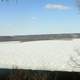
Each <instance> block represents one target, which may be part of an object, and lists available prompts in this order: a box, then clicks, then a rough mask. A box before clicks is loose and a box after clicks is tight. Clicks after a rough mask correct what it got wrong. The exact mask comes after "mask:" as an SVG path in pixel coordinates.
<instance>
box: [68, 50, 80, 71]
mask: <svg viewBox="0 0 80 80" xmlns="http://www.w3.org/2000/svg"><path fill="white" fill-rule="evenodd" d="M74 51H75V55H74V56H70V59H69V62H68V64H69V66H71V67H72V68H73V69H75V68H80V51H79V49H75V50H74Z"/></svg>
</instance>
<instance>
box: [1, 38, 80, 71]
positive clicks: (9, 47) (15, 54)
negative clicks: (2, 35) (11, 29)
mask: <svg viewBox="0 0 80 80" xmlns="http://www.w3.org/2000/svg"><path fill="white" fill-rule="evenodd" d="M79 48H80V39H73V40H45V41H31V42H18V41H11V42H0V68H13V67H14V66H15V67H16V66H17V67H18V68H23V69H37V70H51V71H54V70H60V71H63V70H64V71H80V68H79V67H78V68H76V67H73V66H72V65H71V63H72V62H71V60H70V57H71V56H72V57H75V60H78V63H79V60H80V59H79V56H78V59H76V58H77V56H76V54H77V53H76V51H75V50H76V49H78V50H79ZM73 64H74V63H73ZM74 65H75V64H74ZM75 66H77V65H75Z"/></svg>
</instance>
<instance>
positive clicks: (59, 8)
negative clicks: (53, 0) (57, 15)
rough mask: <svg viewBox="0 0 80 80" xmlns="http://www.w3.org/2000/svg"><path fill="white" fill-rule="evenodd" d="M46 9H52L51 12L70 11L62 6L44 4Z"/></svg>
mask: <svg viewBox="0 0 80 80" xmlns="http://www.w3.org/2000/svg"><path fill="white" fill-rule="evenodd" d="M45 8H46V9H53V10H68V9H70V8H69V7H68V6H66V5H63V4H46V5H45Z"/></svg>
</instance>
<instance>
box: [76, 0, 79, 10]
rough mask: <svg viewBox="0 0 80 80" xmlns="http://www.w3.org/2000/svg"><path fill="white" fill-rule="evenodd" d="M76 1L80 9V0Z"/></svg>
mask: <svg viewBox="0 0 80 80" xmlns="http://www.w3.org/2000/svg"><path fill="white" fill-rule="evenodd" d="M75 1H76V4H77V7H78V9H79V10H80V0H75Z"/></svg>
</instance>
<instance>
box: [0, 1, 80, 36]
mask: <svg viewBox="0 0 80 80" xmlns="http://www.w3.org/2000/svg"><path fill="white" fill-rule="evenodd" d="M79 13H80V12H79V11H78V9H77V6H76V4H75V0H18V1H17V3H16V0H9V2H0V36H4V35H34V34H60V33H79V32H80V14H79Z"/></svg>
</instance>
